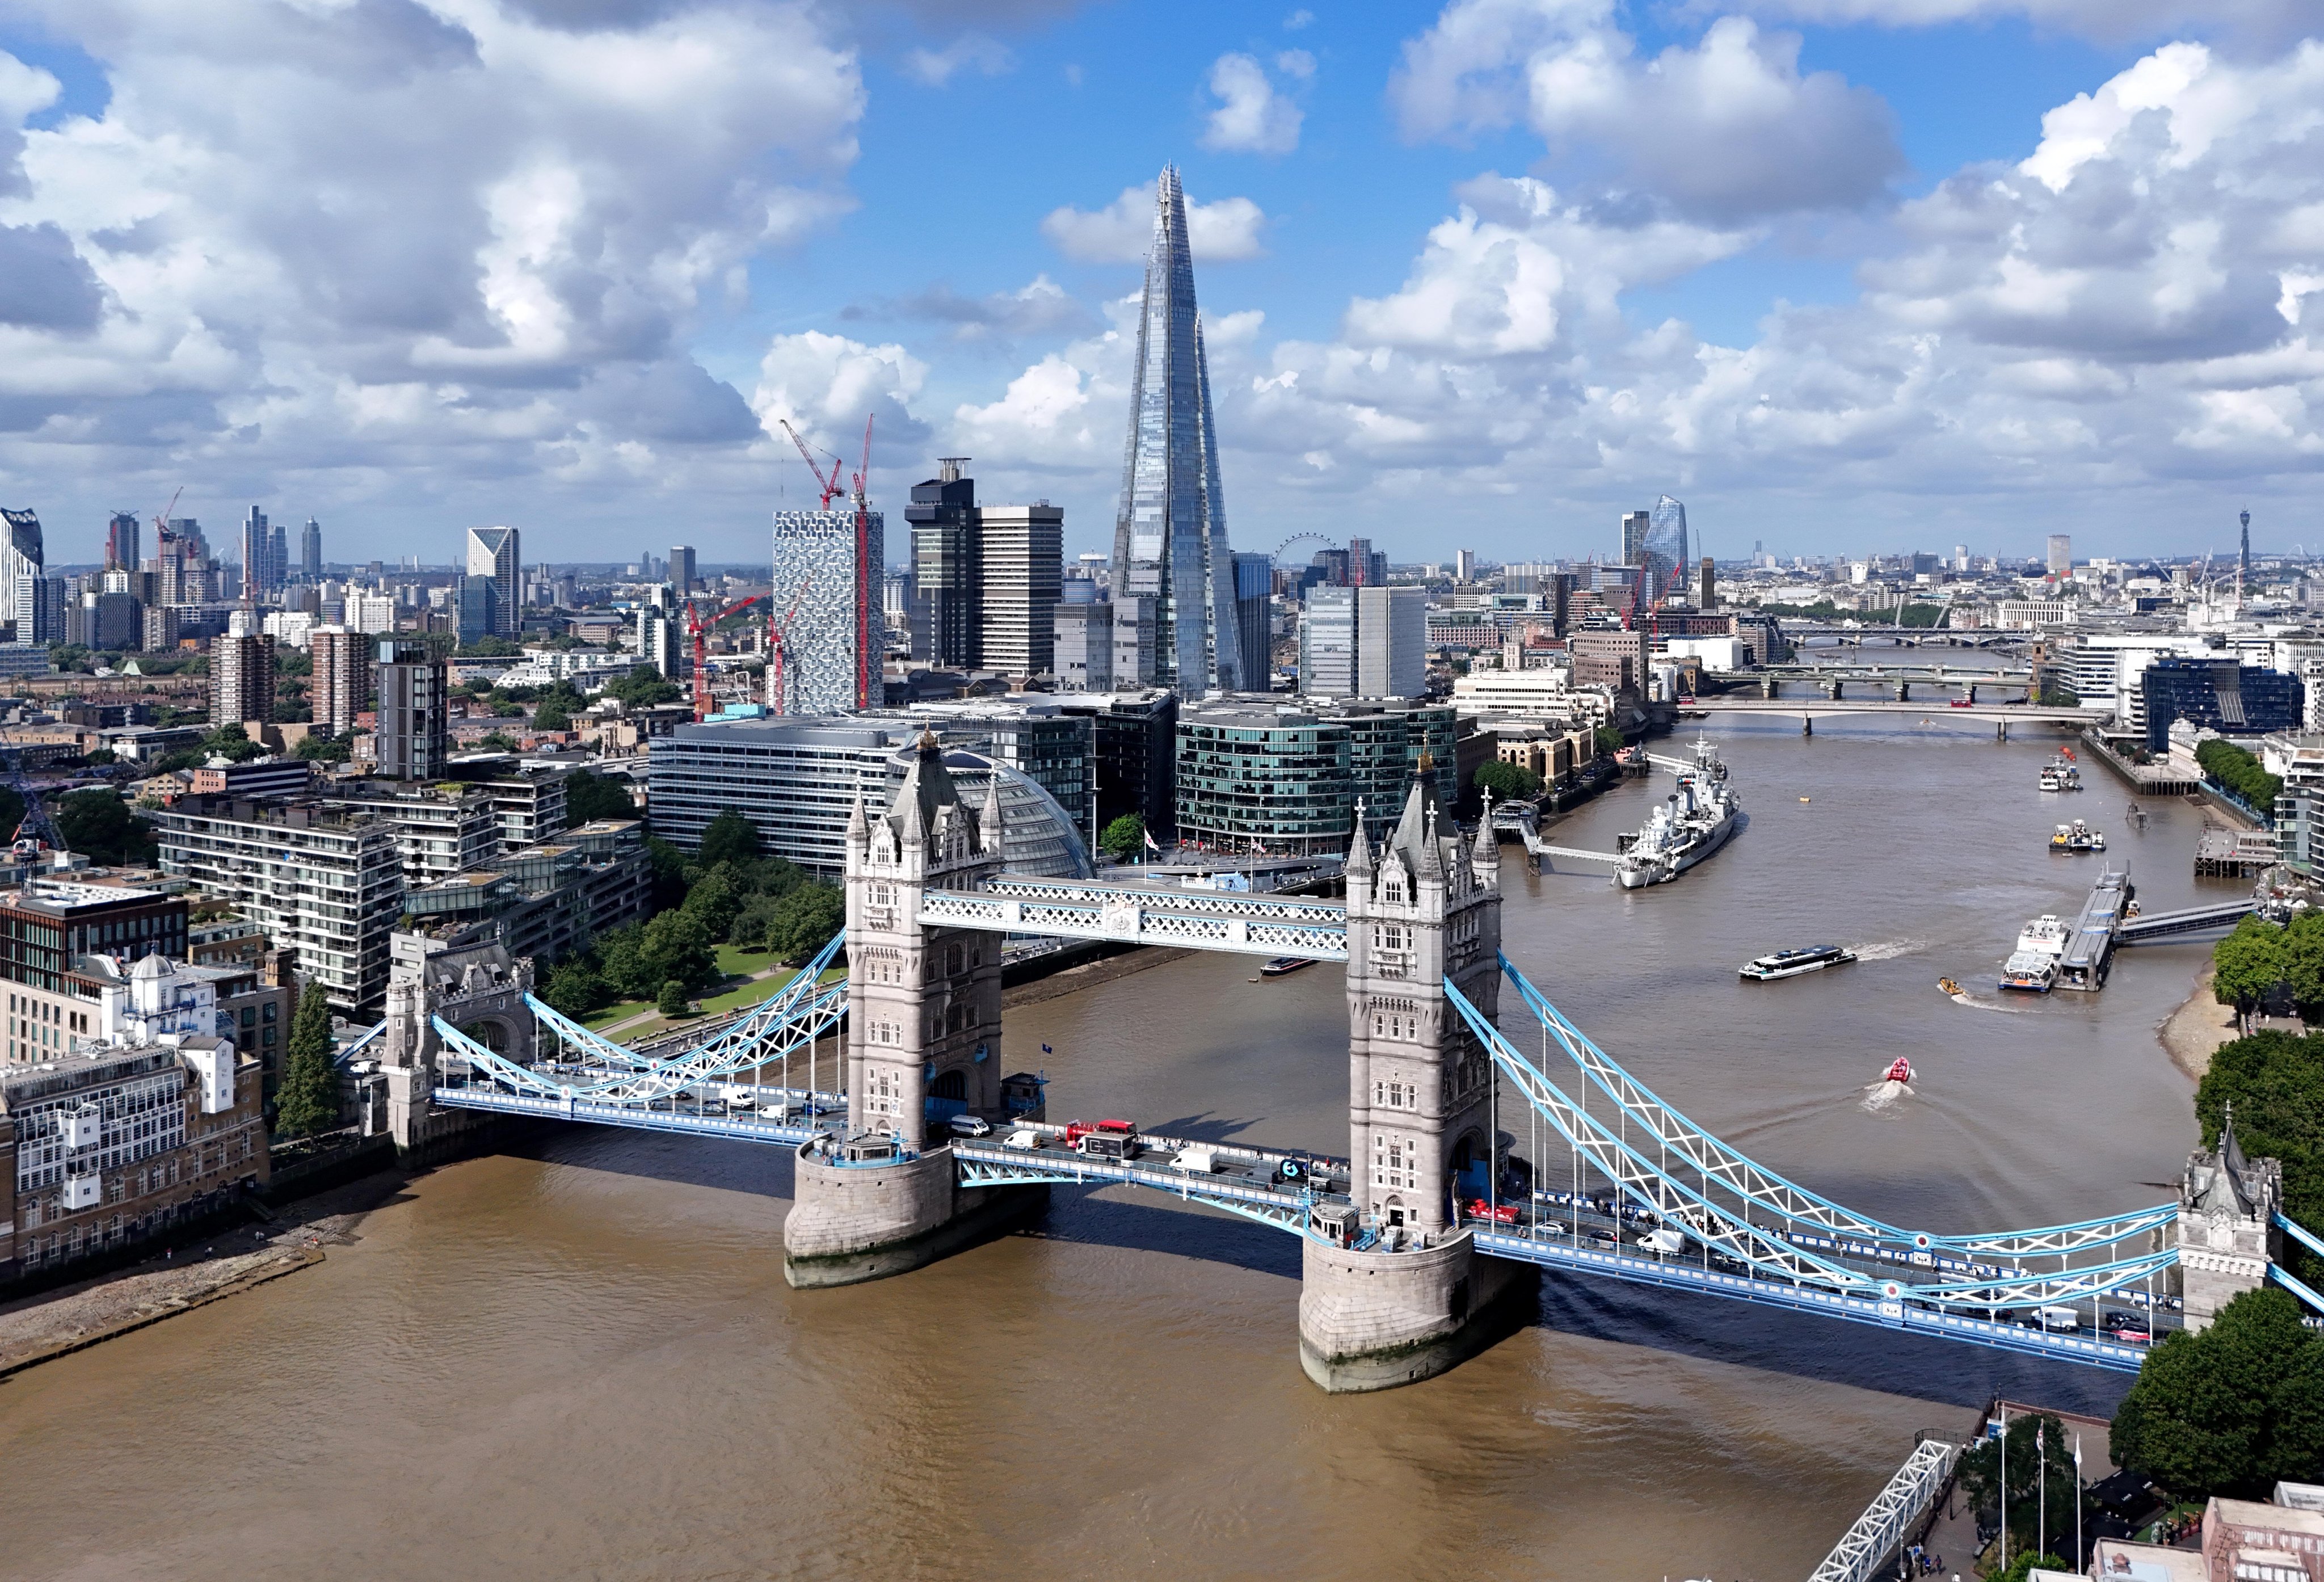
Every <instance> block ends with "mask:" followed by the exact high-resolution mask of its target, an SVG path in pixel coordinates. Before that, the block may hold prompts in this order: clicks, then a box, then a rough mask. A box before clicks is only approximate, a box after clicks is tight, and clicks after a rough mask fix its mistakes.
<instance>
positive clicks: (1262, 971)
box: [1259, 956, 1315, 977]
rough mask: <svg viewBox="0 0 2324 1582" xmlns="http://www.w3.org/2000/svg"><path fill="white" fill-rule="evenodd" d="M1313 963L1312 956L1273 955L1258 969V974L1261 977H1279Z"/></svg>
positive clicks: (1311, 965) (1310, 965)
mask: <svg viewBox="0 0 2324 1582" xmlns="http://www.w3.org/2000/svg"><path fill="white" fill-rule="evenodd" d="M1314 965H1315V958H1314V957H1313V956H1274V957H1269V958H1268V963H1267V965H1266V966H1265V967H1260V968H1259V976H1261V977H1281V976H1283V975H1284V974H1286V973H1290V972H1297V971H1298V970H1299V969H1300V968H1301V967H1313V966H1314Z"/></svg>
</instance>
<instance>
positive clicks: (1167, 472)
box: [1113, 166, 1243, 697]
mask: <svg viewBox="0 0 2324 1582" xmlns="http://www.w3.org/2000/svg"><path fill="white" fill-rule="evenodd" d="M1233 566H1234V559H1233V550H1232V549H1231V547H1230V546H1229V544H1228V542H1227V523H1226V503H1225V501H1224V499H1223V497H1222V490H1221V488H1220V484H1219V447H1218V435H1217V433H1216V431H1215V429H1214V426H1213V416H1212V409H1211V381H1210V370H1209V367H1208V365H1207V362H1206V360H1205V354H1204V351H1203V324H1202V316H1201V313H1200V311H1199V310H1198V309H1197V308H1196V306H1195V302H1194V258H1193V254H1192V253H1191V251H1190V250H1189V248H1188V245H1187V241H1186V201H1185V193H1184V191H1183V190H1181V188H1180V186H1179V181H1178V171H1177V169H1176V167H1175V166H1171V167H1166V168H1165V169H1164V170H1163V171H1162V175H1161V179H1160V181H1159V183H1158V185H1157V193H1156V214H1155V219H1154V242H1153V246H1152V248H1151V250H1150V251H1149V252H1148V254H1147V261H1146V290H1145V295H1144V299H1143V304H1142V307H1141V310H1140V312H1139V320H1138V361H1137V363H1136V364H1135V365H1134V366H1133V368H1132V371H1131V375H1130V430H1129V440H1128V443H1127V445H1126V447H1125V453H1124V457H1123V461H1122V480H1121V503H1120V508H1119V511H1118V513H1117V515H1116V517H1115V521H1114V534H1113V598H1114V604H1115V607H1116V609H1117V610H1119V609H1120V606H1121V604H1122V601H1123V600H1125V599H1128V598H1140V599H1151V600H1152V601H1153V605H1154V622H1155V653H1154V669H1153V671H1152V672H1151V674H1150V677H1149V675H1148V674H1147V673H1145V672H1141V673H1139V677H1138V679H1139V681H1140V682H1141V683H1143V682H1145V681H1147V680H1149V679H1150V680H1153V681H1154V682H1155V683H1157V684H1158V685H1161V686H1166V687H1175V688H1176V689H1179V690H1181V691H1182V692H1185V694H1186V695H1188V696H1189V697H1200V696H1201V695H1203V693H1206V692H1212V691H1222V690H1223V691H1233V690H1236V689H1240V687H1241V686H1242V685H1243V681H1242V677H1241V674H1240V646H1241V645H1240V643H1239V642H1238V641H1236V639H1235V636H1234V634H1235V617H1234V591H1235V590H1234V573H1233ZM1114 673H1115V674H1116V675H1117V676H1120V675H1121V674H1122V673H1123V672H1122V670H1121V667H1120V665H1119V664H1116V666H1115V667H1114Z"/></svg>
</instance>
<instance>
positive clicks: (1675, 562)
mask: <svg viewBox="0 0 2324 1582" xmlns="http://www.w3.org/2000/svg"><path fill="white" fill-rule="evenodd" d="M1632 563H1633V564H1634V565H1636V566H1637V567H1638V569H1639V571H1640V574H1641V575H1642V576H1644V577H1645V578H1646V587H1645V588H1644V589H1643V597H1642V599H1641V602H1642V603H1646V604H1652V603H1653V602H1654V601H1655V600H1656V599H1663V598H1669V597H1678V598H1680V599H1683V598H1684V597H1686V569H1687V567H1688V566H1690V565H1692V560H1689V559H1688V556H1687V537H1686V507H1685V506H1684V505H1682V504H1679V503H1678V502H1677V501H1676V500H1674V499H1672V498H1671V497H1670V496H1669V495H1663V496H1662V497H1660V498H1659V499H1657V500H1656V501H1655V507H1654V509H1653V510H1652V511H1650V512H1648V513H1646V540H1645V542H1644V543H1643V544H1642V545H1641V546H1640V548H1639V558H1638V560H1636V561H1634V562H1632Z"/></svg>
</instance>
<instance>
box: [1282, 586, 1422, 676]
mask: <svg viewBox="0 0 2324 1582" xmlns="http://www.w3.org/2000/svg"><path fill="white" fill-rule="evenodd" d="M1299 637H1300V646H1299V658H1300V665H1299V690H1300V691H1301V692H1302V693H1304V694H1305V695H1307V696H1309V697H1311V698H1417V697H1419V696H1420V695H1421V694H1422V693H1423V692H1425V691H1426V690H1427V688H1428V596H1427V593H1426V592H1425V590H1424V589H1421V588H1417V587H1314V588H1311V589H1309V590H1308V594H1307V605H1306V610H1305V619H1304V620H1303V621H1302V622H1301V624H1300V628H1299Z"/></svg>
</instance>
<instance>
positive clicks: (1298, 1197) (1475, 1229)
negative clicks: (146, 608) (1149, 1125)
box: [435, 1082, 2177, 1372]
mask: <svg viewBox="0 0 2324 1582" xmlns="http://www.w3.org/2000/svg"><path fill="white" fill-rule="evenodd" d="M725 1086H726V1085H721V1087H722V1089H723V1088H724V1087H725ZM752 1093H753V1095H754V1096H756V1103H755V1104H754V1106H752V1108H751V1109H750V1110H748V1111H737V1110H735V1109H734V1108H733V1107H732V1106H728V1105H725V1104H724V1103H723V1102H721V1101H719V1100H716V1099H711V1100H710V1101H709V1102H708V1103H707V1104H705V1103H704V1102H702V1097H701V1096H698V1095H692V1094H680V1095H675V1096H666V1097H665V1098H662V1099H658V1100H656V1101H655V1102H654V1103H653V1104H651V1105H650V1106H634V1105H622V1104H611V1103H604V1102H596V1101H591V1100H587V1099H580V1098H567V1099H561V1100H560V1099H554V1098H542V1097H537V1096H530V1095H523V1094H511V1093H507V1092H504V1091H502V1090H501V1089H500V1088H498V1087H494V1086H493V1085H490V1084H488V1083H487V1084H482V1085H468V1084H461V1083H449V1082H447V1083H446V1084H443V1085H440V1086H438V1087H437V1088H436V1089H435V1098H436V1102H437V1103H438V1104H439V1105H442V1106H445V1107H446V1108H448V1109H464V1110H479V1111H484V1112H487V1113H491V1114H496V1115H520V1116H530V1117H533V1118H537V1119H540V1120H558V1121H572V1122H580V1123H584V1124H596V1125H610V1126H621V1127H626V1128H630V1129H632V1130H641V1131H652V1132H667V1133H683V1134H687V1135H691V1136H697V1137H723V1138H726V1139H728V1140H730V1141H735V1142H744V1143H768V1144H777V1145H785V1146H791V1147H796V1146H798V1145H799V1144H801V1143H808V1142H812V1141H816V1140H817V1139H835V1138H836V1137H838V1136H840V1135H842V1134H844V1130H845V1126H844V1112H845V1101H844V1098H843V1097H842V1096H840V1095H837V1094H829V1093H810V1092H809V1091H808V1090H807V1089H802V1088H774V1087H760V1088H752ZM689 1098H691V1099H694V1100H695V1101H696V1107H695V1108H694V1109H692V1110H688V1109H687V1108H686V1107H685V1104H686V1101H687V1099H689ZM770 1100H772V1101H773V1102H774V1104H776V1105H777V1106H781V1107H780V1108H779V1110H778V1111H777V1113H776V1114H774V1115H771V1116H770V1115H769V1114H768V1113H767V1112H766V1109H765V1108H764V1107H762V1106H766V1105H767V1103H768V1101H770ZM809 1103H812V1104H813V1105H814V1106H815V1107H816V1110H818V1111H819V1112H821V1117H827V1118H819V1117H818V1116H817V1115H799V1114H798V1113H797V1112H798V1109H800V1108H801V1107H802V1106H806V1105H807V1104H809ZM712 1106H715V1108H714V1107H712ZM834 1121H836V1122H837V1123H838V1124H837V1125H836V1126H835V1125H834V1124H833V1123H834ZM1025 1133H1031V1135H1032V1136H1033V1137H1034V1138H1035V1139H1037V1141H1036V1142H1034V1143H1033V1144H1032V1145H1031V1146H1029V1147H1028V1146H1023V1145H1021V1144H1017V1143H1013V1142H1012V1139H1015V1138H1019V1137H1021V1136H1023V1135H1024V1134H1025ZM1065 1137H1066V1128H1065V1127H1064V1126H1061V1125H1057V1124H1054V1123H1048V1122H1023V1123H1012V1124H1001V1125H998V1126H996V1127H995V1128H994V1130H993V1133H991V1135H990V1136H988V1137H981V1138H966V1137H962V1138H953V1139H950V1140H948V1141H947V1142H946V1143H943V1144H941V1145H940V1146H941V1147H942V1148H943V1149H945V1150H947V1151H949V1152H950V1153H951V1155H952V1157H953V1159H954V1161H956V1164H957V1166H958V1168H959V1170H960V1181H961V1184H962V1185H963V1186H967V1187H998V1186H1033V1185H1041V1184H1049V1185H1064V1186H1084V1187H1104V1186H1135V1187H1143V1188H1147V1189H1149V1190H1153V1191H1158V1192H1161V1193H1163V1194H1164V1195H1166V1196H1168V1197H1173V1198H1178V1199H1179V1200H1181V1201H1182V1202H1192V1203H1201V1204H1205V1205H1207V1206H1209V1207H1214V1208H1221V1209H1224V1210H1226V1211H1227V1212H1229V1213H1231V1214H1234V1215H1237V1216H1239V1217H1242V1218H1245V1219H1250V1220H1254V1221H1257V1222H1258V1223H1259V1224H1262V1225H1266V1226H1269V1227H1271V1228H1274V1229H1277V1230H1287V1231H1291V1232H1293V1233H1294V1234H1296V1235H1302V1236H1315V1235H1320V1233H1319V1232H1318V1231H1317V1230H1316V1229H1315V1225H1316V1211H1317V1210H1318V1209H1319V1208H1320V1209H1323V1210H1324V1211H1325V1213H1326V1214H1327V1215H1328V1214H1329V1213H1330V1212H1331V1211H1332V1210H1334V1209H1341V1208H1344V1207H1348V1206H1349V1203H1350V1199H1349V1198H1348V1195H1347V1186H1348V1180H1347V1171H1348V1161H1346V1160H1343V1159H1338V1158H1334V1157H1333V1156H1330V1155H1326V1154H1319V1153H1315V1152H1310V1151H1307V1150H1304V1149H1272V1148H1260V1147H1252V1146H1249V1145H1243V1144H1229V1143H1200V1142H1195V1141H1193V1140H1190V1139H1186V1138H1177V1137H1165V1136H1161V1135H1158V1134H1152V1133H1138V1134H1137V1136H1136V1142H1137V1145H1138V1152H1137V1154H1136V1156H1135V1157H1134V1158H1130V1159H1121V1160H1115V1159H1106V1158H1098V1157H1093V1156H1090V1155H1086V1154H1084V1153H1082V1152H1079V1151H1078V1150H1075V1149H1070V1148H1068V1147H1067V1146H1066V1145H1065ZM931 1152H934V1151H933V1150H932V1151H931ZM1190 1156H1191V1158H1192V1159H1193V1160H1194V1161H1199V1162H1200V1164H1201V1165H1202V1166H1203V1167H1205V1168H1200V1169H1190V1168H1188V1164H1187V1162H1185V1161H1188V1160H1189V1158H1190ZM1285 1161H1297V1163H1298V1164H1299V1166H1300V1168H1301V1169H1302V1170H1305V1171H1312V1172H1314V1173H1313V1174H1312V1175H1311V1179H1310V1180H1308V1181H1307V1182H1305V1183H1304V1184H1295V1183H1291V1182H1285V1181H1282V1180H1278V1179H1277V1177H1278V1176H1279V1174H1280V1172H1281V1167H1282V1165H1283V1164H1284V1162H1285ZM1461 1222H1462V1225H1463V1226H1464V1228H1466V1229H1468V1230H1469V1231H1471V1233H1473V1234H1474V1235H1475V1236H1476V1244H1477V1246H1478V1247H1479V1248H1480V1250H1482V1251H1485V1252H1489V1253H1491V1254H1495V1255H1496V1256H1499V1257H1504V1258H1510V1259H1514V1260H1517V1261H1518V1262H1520V1263H1532V1264H1535V1265H1537V1266H1539V1267H1542V1268H1545V1269H1554V1270H1558V1271H1561V1272H1565V1273H1569V1274H1575V1273H1579V1274H1585V1275H1600V1276H1608V1277H1611V1278H1613V1279H1617V1280H1622V1281H1628V1282H1629V1283H1631V1284H1636V1285H1648V1286H1655V1287H1658V1288H1660V1289H1663V1290H1668V1291H1692V1292H1695V1293H1698V1294H1702V1295H1711V1296H1720V1297H1726V1298H1729V1299H1734V1300H1744V1301H1748V1302H1753V1303H1755V1304H1757V1305H1759V1306H1763V1307H1777V1308H1784V1309H1790V1310H1793V1311H1796V1312H1807V1313H1816V1314H1821V1315H1822V1316H1824V1317H1827V1318H1843V1319H1848V1320H1850V1321H1853V1322H1857V1323H1864V1324H1877V1325H1879V1326H1882V1327H1883V1328H1892V1329H1906V1330H1914V1331H1918V1332H1921V1333H1925V1334H1932V1335H1936V1336H1939V1337H1945V1338H1951V1339H1965V1340H1976V1341H1978V1342H1981V1343H1983V1344H1985V1345H1987V1346H1997V1347H1998V1348H2000V1349H2003V1350H2006V1351H2015V1352H2019V1353H2023V1354H2025V1355H2033V1356H2046V1357H2052V1358H2058V1359H2061V1360H2065V1361H2071V1362H2080V1363H2088V1364H2090V1365H2096V1366H2099V1367H2105V1368H2110V1369H2115V1370H2117V1371H2129V1372H2135V1371H2137V1369H2138V1367H2139V1365H2140V1364H2141V1362H2142V1361H2143V1360H2144V1356H2145V1355H2146V1350H2147V1347H2146V1346H2144V1345H2142V1344H2139V1343H2137V1342H2135V1341H2130V1340H2125V1339H2120V1338H2116V1337H2115V1336H2114V1335H2113V1334H2111V1333H2110V1332H2109V1331H2107V1329H2106V1328H2104V1325H2105V1323H2106V1322H2107V1319H2109V1318H2115V1317H2116V1315H2120V1317H2121V1319H2123V1320H2126V1321H2129V1322H2132V1323H2136V1324H2142V1325H2151V1326H2153V1328H2151V1329H2150V1330H2149V1332H2150V1333H2153V1334H2157V1335H2160V1334H2161V1333H2163V1332H2166V1331H2167V1330H2169V1329H2171V1328H2176V1327H2177V1318H2176V1315H2175V1312H2174V1309H2176V1307H2177V1302H2176V1300H2174V1299H2163V1300H2160V1301H2157V1302H2155V1303H2154V1304H2153V1308H2154V1311H2153V1316H2152V1317H2151V1318H2150V1317H2148V1316H2147V1314H2146V1313H2144V1312H2143V1311H2142V1309H2145V1308H2146V1307H2147V1306H2148V1301H2147V1299H2146V1297H2145V1296H2144V1293H2143V1292H2139V1291H2113V1292H2109V1293H2107V1301H2108V1302H2110V1303H2111V1304H2112V1306H2111V1307H2107V1306H2104V1305H2102V1304H2099V1303H2097V1302H2093V1303H2092V1304H2091V1305H2090V1307H2089V1309H2088V1310H2089V1318H2090V1322H2091V1328H2090V1330H2089V1331H2088V1332H2083V1331H2080V1330H2071V1331H2069V1330H2054V1329H2043V1328H2033V1327H2032V1326H2031V1325H2030V1323H2028V1322H2024V1321H2019V1320H2015V1319H2013V1318H2007V1317H2000V1318H1995V1317H1986V1318H1979V1317H1977V1316H1976V1315H1974V1314H1972V1313H1965V1312H1951V1311H1944V1310H1940V1309H1936V1308H1933V1307H1931V1306H1928V1305H1925V1304H1923V1303H1920V1302H1917V1301H1909V1300H1885V1299H1882V1298H1878V1297H1865V1296H1857V1295H1850V1294H1846V1293H1842V1292H1839V1291H1825V1290H1821V1289H1818V1288H1816V1287H1814V1286H1811V1285H1806V1284H1803V1283H1795V1282H1786V1281H1777V1280H1771V1279H1768V1278H1766V1276H1765V1275H1764V1274H1762V1273H1758V1272H1754V1271H1753V1270H1752V1269H1751V1267H1750V1265H1748V1264H1747V1263H1742V1262H1740V1261H1739V1260H1736V1259H1733V1258H1729V1257H1728V1256H1726V1255H1724V1254H1720V1253H1718V1252H1716V1251H1714V1250H1713V1249H1712V1248H1711V1247H1710V1246H1709V1245H1708V1244H1705V1243H1703V1242H1702V1241H1701V1239H1700V1238H1699V1237H1695V1236H1692V1235H1687V1236H1686V1240H1687V1244H1688V1245H1687V1250H1685V1251H1683V1252H1681V1253H1677V1254H1671V1253H1664V1252H1659V1251H1655V1250H1653V1249H1651V1248H1648V1249H1646V1250H1643V1251H1642V1250H1640V1248H1641V1246H1642V1245H1643V1243H1642V1242H1641V1241H1640V1240H1639V1239H1638V1238H1637V1237H1635V1236H1634V1237H1631V1240H1630V1244H1628V1245H1626V1244H1625V1238H1626V1236H1629V1235H1630V1233H1634V1232H1636V1233H1641V1235H1642V1234H1643V1233H1645V1232H1648V1231H1653V1230H1655V1229H1659V1228H1661V1227H1662V1226H1665V1225H1666V1224H1667V1225H1670V1226H1672V1228H1674V1229H1676V1230H1678V1231H1679V1232H1680V1234H1681V1235H1686V1233H1685V1231H1684V1228H1683V1226H1682V1225H1680V1224H1679V1223H1678V1222H1676V1221H1671V1220H1665V1218H1664V1217H1661V1216H1658V1215H1656V1214H1655V1213H1654V1212H1652V1211H1651V1210H1648V1209H1645V1208H1641V1207H1633V1206H1618V1205H1615V1204H1614V1203H1613V1202H1612V1201H1611V1200H1610V1199H1603V1198H1586V1197H1585V1198H1579V1199H1577V1198H1575V1197H1573V1196H1572V1194H1569V1193H1557V1192H1548V1191H1542V1192H1537V1193H1535V1194H1534V1197H1533V1200H1532V1201H1531V1202H1530V1203H1526V1204H1522V1205H1520V1204H1517V1203H1499V1204H1496V1205H1493V1206H1492V1207H1491V1210H1489V1212H1488V1213H1487V1214H1478V1213H1474V1212H1472V1211H1471V1210H1470V1208H1469V1207H1465V1206H1464V1207H1463V1210H1462V1214H1461ZM1787 1239H1790V1240H1794V1241H1795V1242H1798V1243H1799V1244H1802V1245H1808V1244H1816V1245H1818V1246H1820V1247H1821V1249H1822V1250H1824V1251H1825V1252H1826V1253H1827V1254H1830V1255H1831V1256H1832V1257H1833V1258H1834V1261H1835V1262H1838V1263H1841V1264H1843V1265H1845V1266H1846V1267H1849V1268H1851V1269H1855V1270H1858V1271H1859V1272H1865V1273H1867V1274H1874V1275H1877V1274H1880V1273H1882V1272H1884V1271H1885V1270H1886V1267H1888V1266H1894V1265H1901V1264H1917V1265H1918V1266H1919V1267H1921V1268H1923V1269H1926V1268H1930V1267H1935V1268H1938V1269H1941V1270H1945V1271H1949V1272H1971V1273H1978V1274H1983V1275H1988V1276H1993V1275H2000V1274H2003V1273H2006V1272H2007V1271H2006V1269H2005V1268H2004V1267H2003V1266H2002V1265H1998V1264H1987V1263H1975V1262H1969V1261H1963V1260H1956V1259H1950V1258H1946V1257H1943V1256H1942V1255H1932V1254H1907V1253H1904V1252H1902V1251H1900V1250H1898V1249H1894V1248H1884V1247H1880V1246H1877V1245H1874V1244H1865V1243H1856V1242H1851V1241H1846V1240H1843V1239H1838V1238H1831V1237H1817V1236H1809V1235H1802V1234H1800V1233H1796V1232H1794V1233H1788V1236H1787ZM1358 1245H1359V1246H1362V1245H1364V1243H1361V1242H1360V1243H1359V1244H1358Z"/></svg>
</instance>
